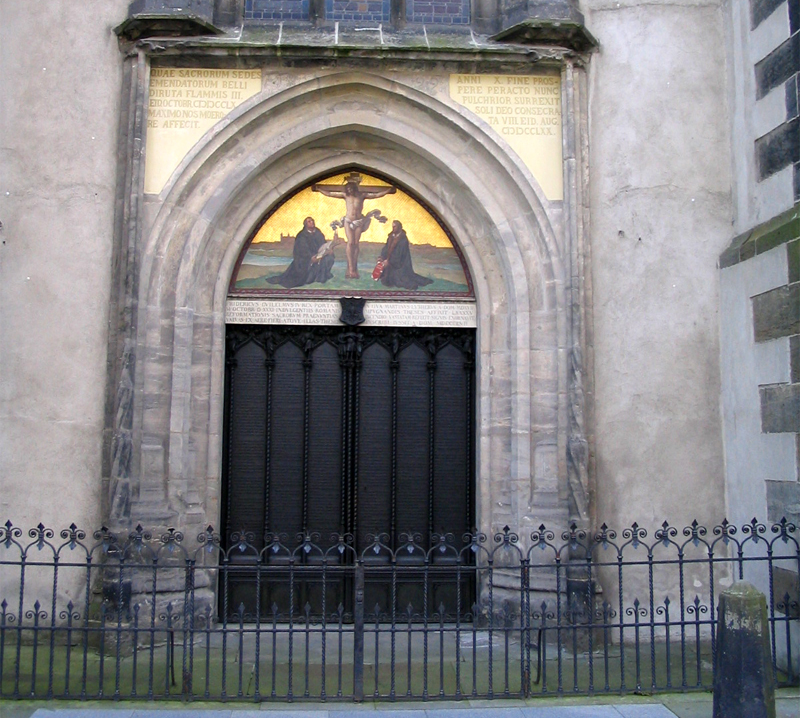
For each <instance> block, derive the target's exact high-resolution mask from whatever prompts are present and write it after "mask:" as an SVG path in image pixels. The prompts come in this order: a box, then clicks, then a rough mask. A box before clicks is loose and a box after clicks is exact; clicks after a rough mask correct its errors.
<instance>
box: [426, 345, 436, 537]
mask: <svg viewBox="0 0 800 718" xmlns="http://www.w3.org/2000/svg"><path fill="white" fill-rule="evenodd" d="M427 347H428V537H427V540H426V543H425V546H426V547H429V546H430V540H431V534H432V533H433V501H434V485H433V484H434V473H435V465H434V461H435V457H436V454H435V450H436V444H435V435H434V415H435V411H434V410H435V405H436V339H435V337H434V336H432V335H431V336H429V337H428V339H427Z"/></svg>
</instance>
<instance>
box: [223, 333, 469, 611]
mask: <svg viewBox="0 0 800 718" xmlns="http://www.w3.org/2000/svg"><path fill="white" fill-rule="evenodd" d="M474 340H475V332H474V330H472V329H445V330H439V329H437V330H431V329H410V328H404V329H393V328H383V327H380V328H352V327H284V326H243V325H232V326H229V327H228V329H227V357H226V360H227V378H226V407H225V411H226V420H225V442H224V444H225V449H224V450H225V456H224V462H223V507H224V508H223V521H224V529H223V533H224V539H225V541H226V543H227V544H228V545H231V543H232V537H233V536H234V534H236V535H238V536H243V535H246V536H247V538H248V542H249V543H250V544H252V545H253V547H254V548H255V549H256V550H259V551H260V550H261V549H262V548H263V547H264V546H265V545H266V543H265V542H269V541H270V540H272V539H273V538H274V537H276V536H279V537H281V541H282V542H284V543H285V544H286V545H287V546H288V547H289V548H290V549H291V548H293V547H294V546H296V545H297V540H298V539H297V537H298V536H300V535H303V534H306V533H310V532H315V533H316V534H317V536H318V538H317V539H316V540H317V543H318V544H319V545H321V546H322V547H323V549H324V548H327V547H328V546H330V545H332V544H331V541H332V538H331V537H332V536H334V535H335V534H350V535H352V537H353V546H354V548H355V550H356V552H358V554H359V555H360V554H361V552H362V551H363V550H364V548H365V547H367V546H368V545H369V542H370V541H371V540H372V537H373V536H376V535H380V534H385V538H384V539H383V541H384V542H385V543H386V545H388V546H389V547H391V548H392V549H393V550H396V549H397V547H398V546H399V545H401V543H403V541H404V539H405V538H407V536H408V535H409V534H417V535H418V536H419V537H420V538H419V543H421V545H422V547H423V549H425V550H427V549H428V548H429V546H430V541H431V537H432V536H433V535H434V534H445V533H449V534H452V535H453V536H454V537H456V541H458V540H460V538H461V536H462V535H463V534H464V533H465V532H467V531H469V530H470V529H471V528H472V526H473V523H474V496H473V483H474V440H473V434H474V423H473V415H474ZM404 535H405V536H404ZM235 541H236V539H235V538H234V539H233V542H235ZM252 553H253V552H252V551H251V552H249V553H248V552H243V555H242V557H241V561H242V563H246V562H247V561H248V560H250V561H254V560H255V559H253V558H248V556H250V555H252ZM370 553H371V552H370ZM236 554H237V552H236V551H234V552H233V555H232V558H231V560H232V561H235V560H236ZM347 556H352V554H351V553H348V554H345V558H347ZM300 558H301V559H302V555H301V556H300ZM275 560H276V561H279V560H281V559H280V556H279V555H278V554H276V555H275ZM309 560H313V554H312V555H310V556H309ZM375 560H376V561H378V560H380V557H375ZM408 560H409V561H413V560H420V561H421V555H420V556H409V557H408ZM255 573H256V571H255V570H253V572H252V574H248V573H247V571H246V569H245V566H242V567H241V570H240V571H239V572H238V573H237V574H236V577H233V580H231V581H230V582H229V586H228V594H229V597H230V603H229V605H231V606H238V605H240V604H241V603H244V605H245V608H246V610H247V611H248V612H252V611H253V610H254V609H255V605H254V603H255V582H256V579H255ZM305 575H306V576H308V575H309V572H308V571H306V574H305ZM274 577H275V574H274V572H273V574H272V578H273V579H274ZM317 588H318V587H317ZM317 588H315V585H314V582H313V581H301V582H295V586H294V591H295V595H293V597H292V599H293V605H295V606H303V605H305V603H306V602H309V603H310V604H311V606H312V608H314V609H316V604H318V602H319V596H318V595H317V594H318V590H317ZM418 588H419V587H418V586H415V585H414V581H413V580H411V581H409V582H408V585H403V584H402V582H401V585H400V586H399V590H398V595H396V597H395V600H396V602H397V603H398V604H399V607H401V608H402V609H405V607H406V605H407V604H408V603H411V604H418V601H419V598H420V595H419V590H418ZM330 590H331V587H330V586H328V591H330ZM449 590H452V587H451V588H450V589H449ZM336 591H338V592H339V594H340V595H338V596H337V595H331V596H328V605H337V604H338V602H339V601H341V602H342V603H344V604H345V606H347V605H348V603H349V600H350V595H349V594H350V590H349V587H348V586H347V585H345V583H342V585H341V586H338V588H336ZM434 593H436V595H434ZM467 593H468V594H471V593H472V591H471V589H467ZM258 595H259V597H260V600H259V601H258V602H259V603H260V604H261V611H262V614H269V613H270V612H271V611H272V610H273V609H272V607H273V606H274V605H277V606H278V607H279V608H280V609H281V610H283V608H284V607H285V605H286V604H287V603H288V601H289V588H288V585H286V584H285V583H284V584H282V583H281V582H280V581H275V580H271V581H270V582H269V585H259V589H258ZM331 599H333V603H331ZM466 599H467V596H466V595H464V596H462V599H461V605H462V606H465V607H468V606H469V605H470V601H469V600H466ZM388 600H390V599H389V594H388V592H387V588H386V586H382V585H381V582H380V581H377V580H373V581H372V582H371V584H370V583H368V585H367V596H366V605H367V606H368V607H372V606H373V605H374V604H375V603H376V602H377V603H379V604H380V605H381V606H385V605H386V602H387V601H388ZM429 601H436V602H437V603H438V602H441V601H445V602H448V603H449V601H448V600H447V589H445V588H442V589H441V591H436V592H430V595H429Z"/></svg>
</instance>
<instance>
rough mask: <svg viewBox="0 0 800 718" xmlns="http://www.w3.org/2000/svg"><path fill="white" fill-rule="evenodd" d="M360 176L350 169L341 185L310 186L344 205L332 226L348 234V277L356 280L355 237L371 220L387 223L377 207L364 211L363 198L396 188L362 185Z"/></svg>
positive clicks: (359, 235)
mask: <svg viewBox="0 0 800 718" xmlns="http://www.w3.org/2000/svg"><path fill="white" fill-rule="evenodd" d="M362 179H363V178H362V177H361V175H360V174H358V172H351V173H350V174H349V175H347V176H346V177H345V178H344V181H345V183H344V186H343V187H342V186H341V185H329V184H315V185H314V186H313V187H312V188H311V189H312V191H314V192H321V193H322V194H324V195H325V196H326V197H334V198H336V199H343V200H344V203H345V207H346V212H345V216H344V217H342V218H341V219H340V220H336V221H335V222H331V227H333V228H334V229H336V228H337V227H344V233H345V236H346V237H347V248H346V250H345V253H346V255H347V274H345V277H346V278H347V279H358V240H359V239H361V235H362V234H363V233H364V232H366V231H367V229H368V228H369V225H370V222H372V220H373V219H377V220H378V221H379V222H381V223H385V222H386V217H384V216H383V215H381V211H380V210H379V209H373V210H371V211H370V212H367V214H366V215H365V214H364V201H365V200H368V199H378V198H379V197H385V196H386V195H387V194H394V193H395V192H396V191H397V190H396V189H395V188H394V187H377V186H371V185H363V186H362V185H361V180H362Z"/></svg>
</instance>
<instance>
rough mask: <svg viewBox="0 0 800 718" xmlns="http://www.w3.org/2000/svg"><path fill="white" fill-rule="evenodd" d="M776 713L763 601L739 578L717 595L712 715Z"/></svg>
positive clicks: (767, 717) (746, 717)
mask: <svg viewBox="0 0 800 718" xmlns="http://www.w3.org/2000/svg"><path fill="white" fill-rule="evenodd" d="M762 717H763V718H774V717H775V688H774V685H773V677H772V657H771V654H770V647H769V631H768V623H767V601H766V598H765V597H764V594H763V593H761V592H760V591H758V589H756V588H755V587H754V586H752V585H751V584H749V583H747V582H745V581H742V582H740V583H737V584H736V585H734V586H732V587H731V588H729V589H728V590H727V591H724V592H723V593H722V594H721V595H720V599H719V629H718V632H717V653H716V656H715V660H714V718H762Z"/></svg>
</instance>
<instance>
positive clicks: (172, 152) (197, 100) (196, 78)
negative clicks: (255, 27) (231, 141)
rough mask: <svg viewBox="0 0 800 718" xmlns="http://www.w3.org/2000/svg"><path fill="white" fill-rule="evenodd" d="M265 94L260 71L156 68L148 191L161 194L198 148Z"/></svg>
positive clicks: (152, 82)
mask: <svg viewBox="0 0 800 718" xmlns="http://www.w3.org/2000/svg"><path fill="white" fill-rule="evenodd" d="M260 91H261V70H211V69H202V68H183V67H154V68H152V70H151V71H150V97H149V100H148V103H147V159H146V164H145V169H144V191H145V192H147V193H148V194H158V193H159V192H160V191H161V190H162V189H163V188H164V185H165V184H166V183H167V180H168V179H169V178H170V175H171V174H172V173H173V172H174V171H175V168H176V167H177V166H178V165H179V164H180V163H181V160H182V159H183V158H184V157H185V156H186V153H187V152H189V150H190V149H191V148H192V147H193V146H194V144H195V143H196V142H197V141H198V140H199V139H200V138H201V137H202V136H203V135H204V134H205V133H206V132H207V131H208V130H209V129H211V127H213V126H214V125H215V124H216V123H217V122H219V121H220V120H221V119H222V118H223V117H225V116H226V115H227V114H228V113H229V112H230V111H231V110H233V109H234V108H236V107H238V106H239V105H241V104H242V103H243V102H244V101H245V100H246V99H248V98H249V97H252V96H253V95H255V94H256V93H257V92H260Z"/></svg>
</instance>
